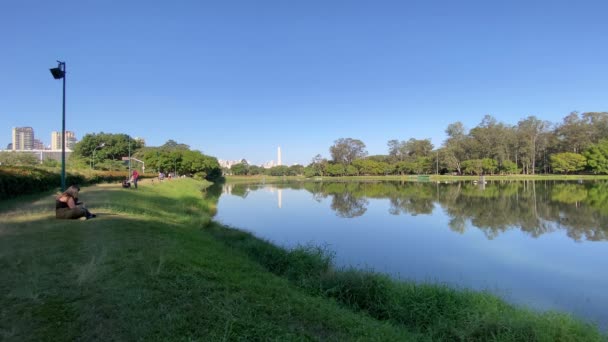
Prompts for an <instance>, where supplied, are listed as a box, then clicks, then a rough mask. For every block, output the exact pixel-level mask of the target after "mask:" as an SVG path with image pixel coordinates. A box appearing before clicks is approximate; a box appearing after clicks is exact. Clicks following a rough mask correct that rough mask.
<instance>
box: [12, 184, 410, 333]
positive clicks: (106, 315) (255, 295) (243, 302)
mask: <svg viewBox="0 0 608 342" xmlns="http://www.w3.org/2000/svg"><path fill="white" fill-rule="evenodd" d="M200 186H201V183H197V182H195V181H192V180H180V181H171V182H164V183H163V184H158V183H156V184H154V185H152V184H151V183H150V182H149V181H144V182H142V184H141V186H140V189H139V190H137V191H136V190H130V189H122V188H120V187H118V186H117V185H98V186H92V187H88V188H83V190H82V191H81V198H82V199H83V200H84V201H85V202H86V203H87V204H88V206H89V207H90V208H92V209H93V210H94V211H95V212H97V213H98V215H99V216H98V218H96V219H93V220H88V221H81V220H76V221H59V220H55V219H54V217H53V211H52V210H50V208H52V207H53V204H54V203H53V201H52V200H53V198H52V196H49V195H48V194H47V195H45V196H43V197H42V198H40V199H38V201H36V203H37V204H32V206H31V207H30V206H28V205H27V203H25V202H22V203H21V205H20V206H18V208H14V207H12V208H9V209H7V210H5V211H3V212H2V213H1V215H2V220H0V222H1V223H0V294H2V295H1V297H0V340H3V341H5V340H6V341H28V340H49V341H57V340H103V341H109V340H163V341H165V340H177V341H190V340H205V341H234V340H248V341H251V340H264V341H266V340H277V341H285V340H335V341H345V340H357V339H364V340H407V339H409V337H410V336H411V335H410V334H409V333H408V332H407V331H406V329H405V328H401V327H395V326H393V325H391V324H389V323H386V322H379V321H377V320H374V319H372V318H370V317H366V316H364V315H359V314H357V313H354V312H352V311H350V310H348V309H345V308H342V307H340V306H339V305H338V304H336V303H332V302H330V301H327V300H324V299H323V298H320V297H315V296H310V295H308V294H307V293H305V292H303V291H300V290H298V289H297V288H296V287H295V286H293V285H291V284H290V283H289V282H288V280H286V279H284V278H281V277H279V276H276V275H274V274H272V273H270V272H268V271H266V270H265V269H264V268H263V267H262V266H260V265H259V264H258V263H256V262H255V261H252V260H251V259H250V258H248V257H247V256H246V255H245V254H244V253H241V252H239V251H236V250H232V249H230V248H227V247H226V245H225V244H224V243H222V242H220V241H218V240H216V239H215V238H213V237H212V236H211V235H210V234H206V233H204V232H202V231H201V229H200V228H201V225H203V224H206V223H208V222H209V219H210V215H211V214H212V213H213V210H214V205H215V203H209V202H204V201H203V200H202V195H201V193H200V191H199V188H200Z"/></svg>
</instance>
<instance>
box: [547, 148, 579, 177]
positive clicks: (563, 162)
mask: <svg viewBox="0 0 608 342" xmlns="http://www.w3.org/2000/svg"><path fill="white" fill-rule="evenodd" d="M585 165H587V158H585V156H583V155H581V154H578V153H572V152H564V153H556V154H552V155H551V168H552V169H553V171H557V172H563V173H568V172H576V171H581V170H583V169H584V168H585Z"/></svg>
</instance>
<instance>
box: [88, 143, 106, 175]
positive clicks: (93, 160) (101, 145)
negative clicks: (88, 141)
mask: <svg viewBox="0 0 608 342" xmlns="http://www.w3.org/2000/svg"><path fill="white" fill-rule="evenodd" d="M104 146H106V143H101V144H99V146H97V147H95V148H94V149H93V159H92V161H91V170H92V169H93V167H94V166H95V165H94V162H95V151H97V149H98V148H102V147H104Z"/></svg>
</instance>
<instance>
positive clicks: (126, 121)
mask: <svg viewBox="0 0 608 342" xmlns="http://www.w3.org/2000/svg"><path fill="white" fill-rule="evenodd" d="M63 4H64V5H63V6H57V5H56V4H55V3H46V2H41V3H39V4H38V5H37V6H30V5H28V4H27V3H23V2H9V3H7V4H6V6H4V7H3V11H2V12H1V13H0V29H1V30H2V31H3V32H11V34H10V35H7V37H6V41H5V45H6V46H11V47H12V49H13V50H12V51H11V53H10V54H5V55H3V62H4V63H3V64H4V65H9V66H10V67H9V68H6V70H5V72H4V73H3V79H4V80H5V82H3V83H2V84H0V92H1V93H2V94H3V99H2V101H0V117H1V118H2V122H3V123H4V124H5V125H6V127H7V128H10V127H17V126H21V125H24V124H25V123H24V121H25V120H24V118H27V121H29V122H30V123H32V124H33V123H35V125H36V129H37V130H39V131H40V132H50V131H57V130H58V127H60V126H59V125H60V124H61V113H62V105H61V104H62V98H61V96H62V87H61V85H60V82H57V81H56V80H54V79H53V78H52V77H51V75H50V73H49V71H48V70H49V68H51V67H55V66H56V60H58V59H59V60H62V61H65V62H66V63H67V66H68V67H67V70H68V73H67V84H66V130H70V131H75V132H78V133H79V134H80V135H81V136H83V135H85V134H87V133H94V132H100V131H104V132H113V133H125V134H128V135H130V136H145V137H146V139H147V142H148V144H149V145H151V146H159V145H162V144H163V143H164V142H166V141H168V140H170V139H173V140H176V141H178V142H180V143H185V144H188V145H190V146H191V147H192V148H193V149H196V150H200V151H202V152H203V153H205V154H208V155H212V156H216V157H218V158H222V159H226V160H235V159H239V158H243V156H246V158H247V159H249V160H250V161H251V162H252V163H255V164H260V163H263V162H264V161H267V160H269V159H273V158H276V157H274V150H275V149H276V146H277V143H278V142H280V144H281V148H282V149H284V151H289V153H286V154H285V156H283V158H282V159H283V160H282V162H283V163H285V164H287V165H289V164H293V163H300V164H308V163H309V162H310V160H311V159H312V158H313V157H314V156H315V155H317V154H321V155H322V156H323V157H326V158H328V157H329V147H330V146H331V145H332V144H333V142H334V141H335V140H337V139H340V138H353V139H359V140H361V141H363V142H364V143H365V144H366V149H367V151H368V152H369V154H370V155H376V154H386V152H387V141H388V140H391V139H398V140H407V139H409V138H415V139H427V138H428V139H431V141H432V143H433V145H435V147H439V146H441V144H442V142H443V141H444V140H445V138H446V135H445V133H444V130H445V129H446V128H447V126H448V125H449V124H451V123H454V122H456V121H461V122H463V124H464V126H465V127H468V128H471V127H474V126H476V125H477V124H478V123H479V122H480V121H481V120H482V119H483V117H484V115H486V114H489V115H492V116H494V117H495V118H496V119H497V120H499V121H500V122H504V123H507V124H510V125H515V124H517V122H518V121H519V120H521V119H523V118H526V117H528V116H530V115H535V116H537V117H538V118H540V119H542V120H549V121H551V122H560V121H561V120H562V118H563V117H564V116H566V115H567V114H569V113H570V112H572V111H579V112H593V111H606V110H607V109H608V98H607V97H606V96H605V93H606V89H605V88H606V86H605V79H606V77H607V76H608V70H607V68H606V66H605V65H606V63H605V56H606V54H607V53H608V46H606V45H605V44H600V42H603V41H604V40H605V37H606V35H608V27H607V26H606V24H605V20H604V18H603V13H606V12H608V3H606V2H599V1H595V2H591V1H581V2H576V3H574V2H555V1H542V0H541V1H536V2H533V3H530V2H524V1H513V2H500V3H495V2H481V1H465V2H463V3H462V2H458V3H456V2H452V1H438V2H386V3H384V2H383V3H372V2H352V3H342V2H324V1H315V0H313V1H308V2H304V3H289V4H287V3H285V4H279V3H276V2H269V1H261V2H259V3H258V2H256V3H252V2H246V1H236V2H235V3H230V4H228V3H212V2H191V1H186V2H183V3H181V5H180V6H176V5H174V4H170V3H159V4H155V5H154V6H151V5H150V4H149V3H148V2H143V1H138V0H135V1H132V2H128V3H125V4H122V6H121V10H120V11H116V8H115V6H112V5H111V4H109V3H105V2H91V3H83V2H79V1H63ZM57 16H62V17H64V16H65V17H70V18H77V20H66V21H57V20H56V18H57ZM572 22H579V23H585V24H584V25H564V23H572ZM57 37H65V39H59V40H58V39H57ZM585 51H593V53H586V54H583V52H585ZM583 55H584V57H583ZM101 69H103V70H101ZM169 69H170V72H168V71H167V70H169ZM44 139H45V140H46V139H47V137H46V136H45V138H44Z"/></svg>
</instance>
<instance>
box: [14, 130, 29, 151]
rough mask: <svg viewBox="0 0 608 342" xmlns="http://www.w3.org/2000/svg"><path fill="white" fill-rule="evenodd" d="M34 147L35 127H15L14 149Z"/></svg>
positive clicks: (20, 149) (21, 149)
mask: <svg viewBox="0 0 608 342" xmlns="http://www.w3.org/2000/svg"><path fill="white" fill-rule="evenodd" d="M33 149H34V129H33V128H32V127H14V128H13V151H23V150H33Z"/></svg>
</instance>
